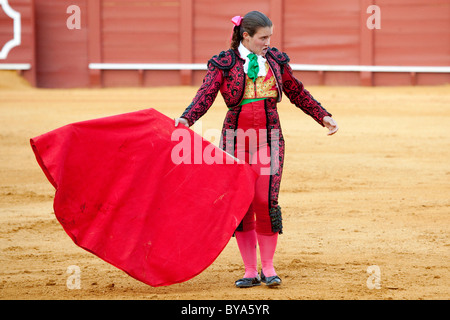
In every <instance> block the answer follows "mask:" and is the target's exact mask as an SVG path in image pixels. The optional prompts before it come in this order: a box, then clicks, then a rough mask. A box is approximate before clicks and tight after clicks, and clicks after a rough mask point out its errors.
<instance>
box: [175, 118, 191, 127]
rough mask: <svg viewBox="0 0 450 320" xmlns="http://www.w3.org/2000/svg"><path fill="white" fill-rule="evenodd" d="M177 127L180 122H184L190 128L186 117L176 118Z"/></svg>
mask: <svg viewBox="0 0 450 320" xmlns="http://www.w3.org/2000/svg"><path fill="white" fill-rule="evenodd" d="M174 120H175V127H178V124H179V123H181V124H184V125H185V126H186V127H188V128H189V122H188V121H187V120H186V119H185V118H175V119H174Z"/></svg>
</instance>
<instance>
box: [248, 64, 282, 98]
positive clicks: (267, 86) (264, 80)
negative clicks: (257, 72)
mask: <svg viewBox="0 0 450 320" xmlns="http://www.w3.org/2000/svg"><path fill="white" fill-rule="evenodd" d="M266 70H267V75H266V76H265V77H258V78H256V82H253V80H252V79H250V78H249V77H248V76H246V78H247V79H246V81H245V92H244V98H243V99H255V98H276V97H277V96H278V91H277V84H276V80H275V77H274V75H273V74H272V71H271V70H270V68H269V63H267V62H266Z"/></svg>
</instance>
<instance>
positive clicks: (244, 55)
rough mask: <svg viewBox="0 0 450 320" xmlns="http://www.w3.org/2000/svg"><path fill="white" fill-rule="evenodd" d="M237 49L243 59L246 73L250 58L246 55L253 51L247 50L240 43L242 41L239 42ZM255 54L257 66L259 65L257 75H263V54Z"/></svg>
mask: <svg viewBox="0 0 450 320" xmlns="http://www.w3.org/2000/svg"><path fill="white" fill-rule="evenodd" d="M238 51H239V54H240V55H241V58H242V59H245V62H244V72H245V74H247V73H248V64H249V63H250V59H249V58H248V57H247V56H248V55H249V54H250V53H253V52H251V51H250V50H248V49H247V48H246V47H245V46H244V45H243V44H242V42H241V43H240V44H239V47H238ZM256 56H257V57H258V66H259V72H258V77H265V76H266V75H267V70H266V59H265V58H264V57H263V56H259V55H256Z"/></svg>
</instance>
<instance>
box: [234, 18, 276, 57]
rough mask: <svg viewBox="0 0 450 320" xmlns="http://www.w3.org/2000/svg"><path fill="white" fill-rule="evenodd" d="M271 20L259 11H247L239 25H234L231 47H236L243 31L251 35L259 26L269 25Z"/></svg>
mask: <svg viewBox="0 0 450 320" xmlns="http://www.w3.org/2000/svg"><path fill="white" fill-rule="evenodd" d="M271 26H272V21H270V19H269V18H268V17H267V16H266V15H265V14H264V13H261V12H259V11H250V12H249V13H247V14H246V15H245V16H244V17H243V19H242V22H241V25H240V26H235V27H234V29H233V36H232V38H231V49H237V48H238V47H239V44H240V43H241V41H242V39H243V38H244V37H243V34H244V32H247V33H248V34H249V35H250V37H253V36H254V35H255V33H256V32H257V31H258V29H259V28H265V27H271Z"/></svg>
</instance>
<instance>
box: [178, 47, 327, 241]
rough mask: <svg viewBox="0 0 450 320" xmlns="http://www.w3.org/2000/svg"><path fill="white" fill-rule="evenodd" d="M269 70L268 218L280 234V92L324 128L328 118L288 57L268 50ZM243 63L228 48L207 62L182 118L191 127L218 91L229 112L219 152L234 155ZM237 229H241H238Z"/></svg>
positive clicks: (273, 49)
mask: <svg viewBox="0 0 450 320" xmlns="http://www.w3.org/2000/svg"><path fill="white" fill-rule="evenodd" d="M266 59H267V62H268V63H269V67H270V69H271V71H272V73H273V75H274V76H275V79H276V86H277V89H278V96H277V98H267V99H265V100H264V108H265V111H266V120H267V121H266V126H267V132H268V133H267V143H268V145H269V146H270V158H271V174H270V184H269V215H270V218H271V223H272V231H273V232H279V233H282V218H281V208H280V206H279V205H278V193H279V190H280V182H281V174H282V171H283V163H284V138H283V134H282V132H281V126H280V121H279V116H278V112H277V102H280V101H281V98H282V93H283V92H284V94H285V95H286V96H287V97H288V99H289V100H290V101H291V102H292V103H293V104H294V105H295V106H297V107H298V108H300V109H301V110H303V111H304V112H305V113H306V114H308V115H310V116H311V117H312V118H313V119H314V120H316V121H317V122H318V123H319V124H320V125H322V126H323V123H322V119H323V117H325V116H331V114H330V113H328V112H327V111H326V110H325V109H324V108H323V107H322V106H321V105H320V103H319V102H318V101H316V100H315V99H314V98H313V97H312V96H311V94H310V93H309V92H308V91H307V90H306V89H305V88H304V87H303V84H302V83H301V82H300V81H299V80H297V79H296V78H295V77H294V75H293V74H292V69H291V67H290V66H289V57H288V56H287V55H286V54H285V53H283V52H280V51H278V49H276V48H270V49H269V50H268V51H267V54H266ZM244 62H245V60H244V59H242V58H241V57H240V56H239V53H238V51H235V50H232V49H229V50H227V51H222V52H221V53H220V54H219V55H216V56H214V57H212V59H210V60H209V61H208V72H207V73H206V76H205V78H204V79H203V84H202V85H201V87H200V89H199V90H198V91H197V94H196V95H195V97H194V99H193V100H192V103H191V104H190V105H189V106H188V107H187V108H186V110H185V111H184V112H183V114H182V115H181V117H183V118H185V119H187V120H188V122H189V124H190V125H193V124H194V123H195V121H197V120H198V119H199V118H200V117H201V116H203V115H204V114H205V113H206V112H207V111H208V109H209V108H210V107H211V105H212V104H213V102H214V100H215V99H216V97H217V94H218V92H219V91H220V93H221V94H222V97H223V99H224V100H225V103H226V105H227V107H228V112H227V114H226V116H225V120H224V123H223V128H222V137H221V139H222V141H221V146H222V149H223V150H225V151H227V152H228V153H230V154H234V150H236V149H235V144H236V139H235V132H236V129H237V128H238V119H239V113H240V111H241V106H239V104H240V102H241V101H242V99H243V97H244V92H245V87H246V83H245V81H246V74H245V73H244ZM237 230H242V229H241V226H240V227H239V228H238V229H237Z"/></svg>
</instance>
